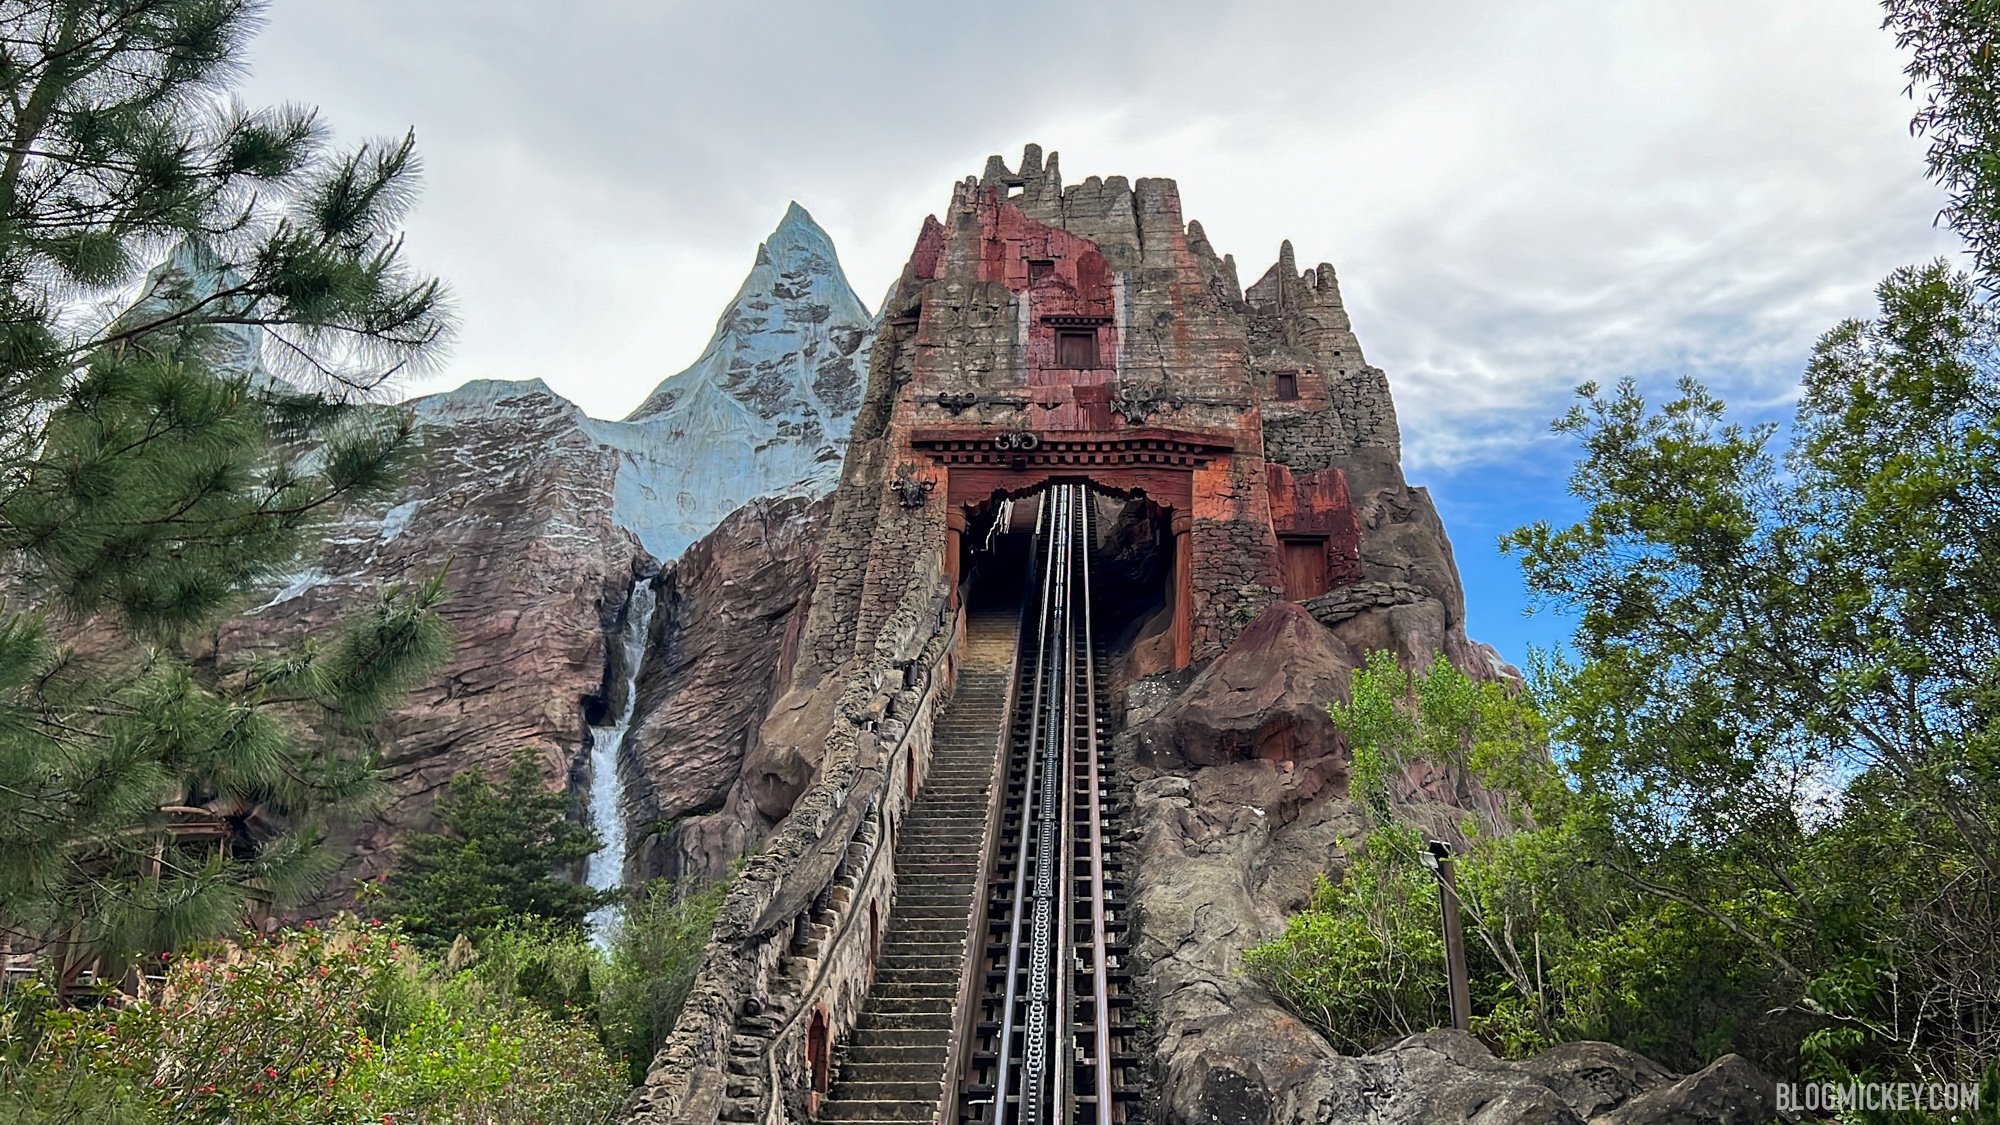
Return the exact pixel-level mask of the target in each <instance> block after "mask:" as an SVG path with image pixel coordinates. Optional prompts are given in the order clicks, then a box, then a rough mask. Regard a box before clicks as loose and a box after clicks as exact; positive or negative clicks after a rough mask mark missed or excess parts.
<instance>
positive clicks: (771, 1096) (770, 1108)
mask: <svg viewBox="0 0 2000 1125" xmlns="http://www.w3.org/2000/svg"><path fill="white" fill-rule="evenodd" d="M946 621H947V622H948V624H945V625H943V626H942V627H941V628H940V629H939V630H938V632H937V633H933V634H932V635H931V638H932V640H935V639H936V638H937V637H938V636H939V635H941V634H942V635H945V645H944V647H943V649H942V650H941V652H940V655H941V656H945V655H946V654H948V653H950V651H951V646H952V644H954V643H955V642H956V641H957V637H958V621H959V617H958V614H956V613H951V614H948V615H947V616H946ZM924 647H925V648H926V649H929V648H930V642H929V641H926V642H925V645H924ZM946 658H947V659H948V656H947V657H946ZM934 669H935V665H932V664H925V665H924V686H923V690H922V691H921V692H919V693H918V695H917V700H916V705H915V710H914V711H913V712H912V715H913V716H914V715H920V714H922V713H923V709H924V706H925V705H926V704H927V703H929V702H930V701H931V699H932V698H933V697H934V696H936V694H937V690H936V689H937V682H938V677H937V674H936V672H935V670H934ZM916 730H917V724H916V722H915V721H914V718H913V719H912V721H911V722H910V723H909V724H907V725H905V726H904V727H903V733H902V735H901V737H899V738H897V739H896V741H895V743H894V744H893V745H891V746H890V747H889V748H888V749H887V750H886V751H881V753H883V754H885V755H886V757H885V758H884V759H883V760H885V761H887V762H889V763H890V768H889V770H888V771H886V772H885V775H884V782H885V783H884V785H883V793H884V794H889V793H894V792H895V791H896V785H895V782H896V781H897V779H898V777H899V776H900V774H899V773H898V772H897V770H896V767H897V766H898V765H899V764H900V765H902V768H903V769H904V770H905V771H907V770H908V769H909V768H910V767H909V765H908V764H907V762H906V761H904V756H903V755H902V754H901V753H899V751H901V750H902V749H903V748H904V747H905V745H906V744H907V743H908V742H909V740H910V738H911V736H913V735H914V734H915V733H916ZM869 733H873V732H869ZM888 808H889V802H887V801H884V800H880V799H878V800H876V802H875V804H874V807H873V808H872V809H871V810H870V811H869V814H868V818H867V819H866V820H865V821H863V822H862V823H863V824H867V825H869V826H871V827H873V828H874V829H875V843H874V846H873V847H871V848H870V849H869V852H868V859H867V862H866V863H865V864H864V865H863V868H862V873H861V877H860V878H858V879H856V880H855V883H856V885H857V886H866V885H867V884H868V882H869V880H870V878H872V877H873V876H874V874H875V871H876V869H877V867H878V866H879V865H880V864H881V862H882V857H883V856H884V855H889V856H890V857H891V860H892V861H893V859H894V849H893V848H890V847H888V846H887V845H888V841H889V837H888V833H887V831H886V829H887V827H888V824H889V812H888ZM860 828H861V825H860V824H857V825H856V826H855V835H856V836H859V835H860V834H861V833H860ZM852 839H853V837H849V840H850V841H851V840H852ZM838 870H839V869H838V868H837V867H836V868H835V871H836V872H838ZM832 885H833V884H832V883H829V884H828V886H829V887H830V886H832ZM864 897H865V896H861V895H857V896H855V898H854V900H853V901H852V902H851V903H849V909H848V910H846V911H845V915H846V916H845V917H844V918H842V919H841V921H840V928H839V930H838V931H837V932H836V931H829V932H828V933H827V939H826V946H825V947H826V948H827V949H829V950H831V949H834V948H836V947H838V946H840V945H842V944H844V943H845V942H846V940H847V937H848V934H849V931H851V930H852V929H853V928H854V927H855V926H856V925H858V924H859V923H860V921H861V911H860V910H859V909H856V907H858V906H859V905H860V903H861V901H862V899H863V898H864ZM817 898H818V896H817V895H815V896H814V899H815V900H817ZM805 909H806V910H808V911H809V910H811V909H812V907H811V905H810V904H808V905H807V906H806V907H805ZM832 965H833V958H832V957H831V956H823V957H821V958H820V962H819V967H818V969H817V970H816V971H815V972H814V973H813V979H812V983H811V984H809V985H807V986H806V987H805V988H804V989H802V990H800V992H799V998H798V1007H797V1008H796V1009H795V1010H794V1011H793V1012H792V1015H791V1018H790V1019H787V1020H786V1021H785V1022H784V1023H782V1024H780V1025H778V1030H776V1031H774V1032H772V1033H771V1038H770V1044H771V1048H770V1050H768V1051H766V1052H765V1053H764V1066H765V1077H766V1078H767V1079H768V1080H769V1081H768V1082H767V1083H766V1084H765V1093H764V1096H765V1110H764V1119H765V1120H766V1121H767V1122H770V1123H771V1125H782V1123H783V1121H784V1118H783V1116H782V1115H781V1114H779V1113H778V1110H779V1108H780V1106H781V1104H782V1103H781V1101H780V1099H779V1097H778V1087H779V1085H780V1084H781V1083H780V1075H779V1074H778V1045H779V1044H780V1043H782V1042H784V1040H785V1039H786V1037H787V1036H789V1035H790V1034H791V1033H792V1031H793V1030H794V1029H795V1028H796V1027H797V1026H798V1023H799V1021H800V1020H802V1019H804V1018H805V1017H806V1013H808V1012H810V1011H812V1009H813V1003H812V1002H813V1000H814V998H816V997H817V996H818V995H819V993H820V990H821V989H822V988H824V987H825V985H826V978H827V974H828V972H829V971H831V968H832ZM878 968H879V966H873V965H871V966H870V970H871V974H872V972H873V971H874V970H876V969H878Z"/></svg>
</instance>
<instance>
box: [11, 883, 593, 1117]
mask: <svg viewBox="0 0 2000 1125" xmlns="http://www.w3.org/2000/svg"><path fill="white" fill-rule="evenodd" d="M0 1031H4V1032H5V1034H4V1037H0V1091H4V1092H0V1120H10V1121H11V1120H20V1121H26V1122H37V1123H42V1122H47V1123H49V1125H54V1123H56V1122H76V1123H78V1125H82V1123H85V1122H90V1123H94V1122H98V1121H110V1122H126V1121H129V1122H134V1123H151V1122H165V1121H175V1122H214V1123H217V1125H221V1123H224V1122H227V1123H229V1125H257V1123H270V1125H277V1123H279V1122H299V1121H312V1122H330V1123H350V1122H351V1123H356V1125H360V1123H364V1122H365V1123H370V1125H375V1123H394V1122H396V1121H405V1122H414V1121H424V1122H466V1123H468V1125H470V1123H472V1122H480V1123H484V1125H491V1123H500V1122H506V1123H520V1125H530V1123H534V1125H544V1123H545V1125H587V1123H591V1122H604V1121H609V1120H611V1118H612V1117H613V1115H614V1114H615V1112H616V1110H617V1107H618V1105H619V1104H620V1103H621V1101H622V1100H623V1097H624V1094H625V1091H626V1084H625V1083H624V1082H623V1081H622V1079H621V1077H620V1073H619V1067H618V1066H617V1064H616V1063H614V1061H613V1060H612V1059H611V1057H610V1056H609V1055H607V1054H606V1053H605V1051H604V1049H603V1047H602V1046H601V1045H600V1044H599V1042H598V1036H597V1033H596V1030H595V1028H593V1027H591V1026H590V1025H589V1024H588V1023H587V1022H585V1021H583V1020H580V1019H576V1018H565V1017H561V1016H558V1015H554V1014H551V1013H550V1012H548V1011H546V1010H544V1009H543V1008H542V1007H540V1006H539V1005H537V1004H535V1003H532V1002H529V1001H525V1000H522V999H520V998H519V997H517V996H514V995H512V994H510V993H508V992H507V991H505V990H503V989H499V988H495V987H493V986H492V985H491V983H490V982H488V981H485V980H482V979H480V978H479V976H478V975H477V974H476V973H473V972H472V971H470V970H457V971H454V970H453V969H451V968H450V967H448V966H445V965H440V964H438V963H436V962H434V961H431V960H428V959H427V958H425V957H424V956H422V955H421V954H420V953H419V952H418V951H416V950H415V949H413V948H412V947H411V945H410V943H409V941H408V939H407V936H406V935H404V934H403V933H402V932H401V931H400V930H398V929H397V928H395V927H394V926H383V925H377V924H367V923H362V922H360V921H358V920H356V919H353V918H348V917H343V918H340V919H336V920H335V921H334V922H332V923H330V924H329V925H326V926H307V927H302V928H300V929H295V930H287V931H283V932H281V933H279V934H278V935H276V936H274V937H271V938H268V939H266V938H256V937H251V938H245V939H243V940H242V941H240V942H239V943H236V944H233V945H229V946H224V947H219V948H216V949H213V950H209V951H206V952H204V953H203V954H202V955H200V956H190V957H186V958H181V959H178V960H176V961H174V962H173V963H172V964H171V966H170V968H169V969H168V971H167V973H166V981H165V983H164V985H163V986H161V987H160V988H159V989H157V991H156V994H155V995H154V996H153V997H152V998H151V999H150V1000H147V1001H139V1002H134V1003H132V1004H130V1005H129V1006H127V1007H124V1008H110V1007H98V1008H71V1009H62V1008H58V1007H56V1006H54V1004H53V997H52V993H51V991H50V990H48V989H47V988H45V987H42V986H39V985H36V986H28V987H24V988H19V989H16V990H15V991H14V992H13V993H12V994H10V995H9V996H8V997H7V1001H6V1004H5V1007H4V1010H3V1011H0Z"/></svg>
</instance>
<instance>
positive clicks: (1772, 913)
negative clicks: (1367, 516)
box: [1505, 263, 2000, 1079]
mask: <svg viewBox="0 0 2000 1125" xmlns="http://www.w3.org/2000/svg"><path fill="white" fill-rule="evenodd" d="M1879 296H1880V301H1881V314H1880V315H1879V316H1878V317H1876V318H1874V319H1872V320H1868V321H1852V322H1849V323H1846V324H1843V325H1841V326H1839V327H1837V328H1835V329H1834V330H1833V331H1832V332H1830V333H1828V334H1827V335H1826V336H1825V337H1824V338H1823V339H1822V340H1821V341H1820V343H1819V345H1818V347H1817V348H1816V349H1815V351H1814V354H1813V358H1812V361H1811V363H1810V365H1809V366H1808V369H1807V374H1806V380H1805V387H1804V394H1803V396H1802V398H1801V400H1800V403H1799V407H1798V412H1797V417H1796V420H1795V422H1794V426H1793V435H1794V437H1793V440H1792V442H1791V444H1790V446H1789V448H1787V449H1784V450H1782V451H1779V450H1776V449H1774V446H1775V445H1776V444H1777V438H1778V435H1777V431H1776V430H1775V429H1773V428H1770V427H1764V428H1758V429H1747V430H1746V429H1743V428H1741V427H1739V426H1735V425H1732V424H1730V423H1729V422H1728V421H1727V417H1726V414H1725V411H1724V408H1723V406H1722V404H1721V403H1720V402H1719V401H1718V400H1716V399H1715V398H1714V397H1713V396H1712V395H1710V394H1708V393H1707V392H1706V391H1705V390H1703V389H1702V388H1700V387H1699V386H1696V385H1694V384H1693V383H1685V384H1683V386H1682V388H1681V393H1680V395H1679V396H1678V397H1676V398H1675V399H1673V400H1672V401H1670V402H1668V403H1666V404H1665V405H1664V406H1662V407H1660V408H1659V409H1657V410H1655V409H1653V408H1651V407H1649V406H1648V405H1647V403H1646V402H1645V401H1644V399H1643V398H1642V397H1641V396H1640V395H1639V393H1638V391H1637V389H1636V388H1635V387H1633V386H1632V385H1631V384H1629V383H1627V384H1622V385H1621V386H1619V387H1618V388H1617V389H1615V390H1613V391H1611V392H1609V393H1605V392H1601V391H1600V390H1599V389H1597V388H1595V387H1585V388H1584V391H1583V396H1584V403H1583V405H1582V406H1580V407H1579V408H1577V409H1576V410H1574V411H1572V412H1571V414H1570V415H1569V416H1568V417H1567V418H1566V419H1565V420H1564V421H1563V422H1562V423H1561V424H1560V425H1559V428H1560V429H1562V430H1564V431H1566V432H1569V433H1573V434H1575V435H1576V436H1577V437H1578V438H1579V439H1580V440H1581V442H1582V444H1583V447H1584V451H1585V454H1584V458H1583V460H1582V461H1580V462H1579V464H1578V466H1577V470H1576V472H1575V474H1574V475H1573V476H1572V480H1571V484H1572V489H1573V491H1574V492H1575V493H1576V494H1577V495H1578V496H1579V497H1581V498H1582V499H1584V500H1585V501H1586V503H1587V504H1588V508H1589V511H1588V513H1587V515H1586V517H1585V518H1584V520H1583V521H1581V522H1579V523H1577V524H1575V525H1573V526H1571V527H1566V528H1561V529H1557V528H1552V527H1550V526H1547V525H1545V524H1537V525H1535V526H1532V527H1528V528H1523V529H1521V530H1520V531H1518V532H1515V533H1514V534H1513V535H1511V536H1509V537H1508V538H1507V540H1506V541H1505V542H1506V545H1507V546H1508V548H1509V549H1510V550H1514V551H1516V552H1518V553H1519V554H1520V556H1521V560H1522V566H1523V570H1524V573H1525V574H1526V576H1527V580H1528V585H1529V587H1530V589H1531V590H1532V591H1534V592H1535V593H1536V594H1537V595H1538V596H1539V597H1541V598H1543V599H1545V600H1546V601H1548V602H1551V603H1554V604H1557V605H1561V606H1563V607H1565V608H1567V609H1569V610H1571V611H1572V612H1574V613H1576V614H1577V616H1578V620H1579V625H1578V629H1577V632H1576V637H1575V642H1574V643H1575V646H1576V650H1577V655H1578V660H1577V662H1576V664H1575V666H1574V667H1570V668H1565V669H1562V670H1561V672H1562V674H1560V675H1558V676H1556V677H1555V678H1554V679H1553V681H1552V685H1553V687H1554V689H1555V690H1554V691H1553V693H1552V696H1551V706H1552V718H1553V719H1554V722H1555V728H1556V731H1557V735H1558V738H1559V740H1560V741H1561V742H1562V743H1564V744H1565V745H1567V746H1568V747H1569V748H1570V749H1571V750H1572V752H1573V758H1572V761H1573V764H1574V770H1575V776H1576V781H1577V784H1578V786H1579V788H1580V790H1581V791H1582V792H1583V793H1584V794H1585V795H1587V796H1592V797H1595V798H1597V799H1598V801H1599V803H1600V806H1601V807H1602V808H1603V809H1605V810H1606V816H1607V818H1608V824H1609V825H1610V828H1611V830H1612V831H1611V834H1610V837H1609V841H1610V843H1609V846H1607V847H1606V848H1605V849H1603V850H1602V851H1601V852H1600V853H1599V856H1598V858H1599V859H1600V860H1601V861H1602V862H1604V863H1605V864H1607V865H1608V866H1609V867H1610V868H1611V869H1613V870H1615V871H1617V872H1618V873H1619V874H1620V875H1621V876H1622V877H1623V878H1624V879H1626V880H1627V881H1628V882H1629V883H1630V885H1631V886H1632V887H1634V888H1635V889H1637V890H1639V891H1641V892H1643V893H1644V894H1646V895H1649V896H1652V897H1654V898H1656V899H1658V900H1662V901H1666V902H1671V903H1674V904H1676V905H1677V906H1679V907H1681V908H1682V909H1684V910H1686V911H1688V912H1691V913H1692V914H1695V915H1699V916H1701V917H1703V918H1705V919H1707V921H1708V922H1709V923H1711V924H1713V925H1715V926H1719V927H1721V928H1723V929H1726V930H1728V931H1729V932H1730V933H1731V934H1732V935H1734V937H1735V938H1736V939H1737V940H1739V941H1740V942H1742V943H1743V944H1744V946H1745V948H1746V951H1747V952H1748V953H1750V954H1751V955H1754V956H1755V957H1756V958H1757V959H1758V960H1759V961H1761V962H1762V963H1763V964H1765V965H1768V966H1770V967H1771V968H1772V970H1773V972H1774V975H1775V978H1776V979H1777V981H1778V982H1779V983H1778V986H1777V995H1776V996H1775V997H1774V999H1775V1000H1777V1001H1779V1003H1780V1006H1782V1007H1784V1008H1787V1009H1789V1010H1790V1011H1791V1012H1793V1013H1795V1014H1798V1015H1800V1016H1802V1017H1804V1018H1806V1019H1808V1021H1809V1023H1810V1025H1811V1026H1812V1028H1813V1031H1812V1032H1811V1035H1810V1037H1809V1038H1808V1039H1807V1041H1806V1043H1805V1047H1806V1049H1807V1051H1808V1053H1809V1056H1810V1057H1809V1060H1808V1061H1809V1062H1813V1063H1814V1065H1819V1066H1824V1067H1828V1068H1832V1069H1834V1070H1838V1069H1840V1068H1843V1067H1849V1066H1854V1067H1864V1068H1874V1069H1878V1070H1883V1071H1889V1072H1897V1073H1903V1074H1914V1075H1923V1076H1927V1077H1939V1076H1952V1077H1957V1078H1960V1079H1967V1078H1970V1077H1975V1076H1977V1075H1978V1074H1979V1072H1980V1070H1981V1069H1982V1068H1983V1067H1984V1066H1986V1065H1988V1064H1989V1063H1990V1062H1991V1060H1993V1059H1995V1058H1996V1057H2000V1031H1996V1030H1995V1028H1994V1026H1993V1024H1992V1021H1991V1019H1990V1012H1991V1004H1992V996H1991V992H1990V988H1989V986H1988V985H1987V984H1985V983H1983V982H1989V981H1991V980H1993V979H1995V977H1996V973H2000V953H1996V950H1995V945H1994V942H1993V940H1992V935H1993V934H1994V933H1995V932H2000V912H1996V907H2000V705H1996V704H2000V557H1996V555H1995V554H1994V552H1993V551H1992V550H1991V547H1990V545H1991V544H1992V543H1994V542H2000V528H1996V526H1995V521H1996V516H2000V504H1996V501H2000V382H1997V381H1996V373H2000V347H1996V344H2000V338H1996V325H1995V319H1994V313H1993V310H1992V309H1991V308H1990V307H1989V306H1987V305H1985V304H1983V303H1982V302H1981V301H1979V300H1978V298H1977V295H1976V293H1975V291H1974V288H1973V285H1972V283H1971V281H1970V279H1969V278H1967V277H1966V276H1964V275H1962V274H1957V273H1954V272H1953V271H1952V270H1950V269H1949V268H1948V267H1947V266H1945V265H1944V264H1943V263H1934V264H1932V265H1929V266H1924V267H1915V268H1910V269H1904V270H1899V271H1897V272H1896V273H1895V274H1893V275H1891V276H1890V277H1889V279H1887V280H1886V281H1885V282H1883V284H1882V286H1881V288H1880V291H1879Z"/></svg>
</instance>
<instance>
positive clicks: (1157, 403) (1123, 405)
mask: <svg viewBox="0 0 2000 1125" xmlns="http://www.w3.org/2000/svg"><path fill="white" fill-rule="evenodd" d="M1187 404H1188V400H1187V399H1186V398H1184V397H1182V396H1180V395H1177V394H1162V393H1161V392H1160V391H1159V390H1158V389H1157V388H1154V387H1127V388H1125V389H1124V390H1123V391H1121V392H1120V393H1119V395H1118V397H1117V398H1114V399H1112V400H1111V413H1113V414H1116V415H1118V416H1119V417H1120V418H1123V419H1125V424H1126V425H1128V426H1138V425H1143V424H1144V423H1145V421H1146V419H1148V418H1151V417H1152V416H1153V415H1155V414H1158V413H1160V412H1161V411H1163V410H1180V409H1182V408H1183V407H1185V406H1187ZM1243 405H1244V406H1245V407H1248V406H1249V405H1250V404H1249V403H1248V402H1247V401H1246V402H1244V403H1243Z"/></svg>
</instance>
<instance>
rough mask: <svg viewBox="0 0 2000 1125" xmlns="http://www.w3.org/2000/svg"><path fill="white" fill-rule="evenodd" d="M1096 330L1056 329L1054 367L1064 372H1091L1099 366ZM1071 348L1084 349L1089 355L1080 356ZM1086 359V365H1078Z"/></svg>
mask: <svg viewBox="0 0 2000 1125" xmlns="http://www.w3.org/2000/svg"><path fill="white" fill-rule="evenodd" d="M1097 343H1098V341H1097V329H1095V328H1058V329H1056V366H1057V367H1059V368H1061V369H1063V370H1065V371H1091V370H1094V369H1096V368H1097V367H1099V366H1101V364H1100V363H1099V359H1100V357H1099V356H1098V354H1097ZM1072 348H1086V349H1088V352H1089V354H1088V355H1087V356H1086V355H1081V354H1079V353H1077V352H1076V351H1073V350H1072ZM1079 359H1088V360H1089V362H1088V363H1079V362H1077V360H1079Z"/></svg>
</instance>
